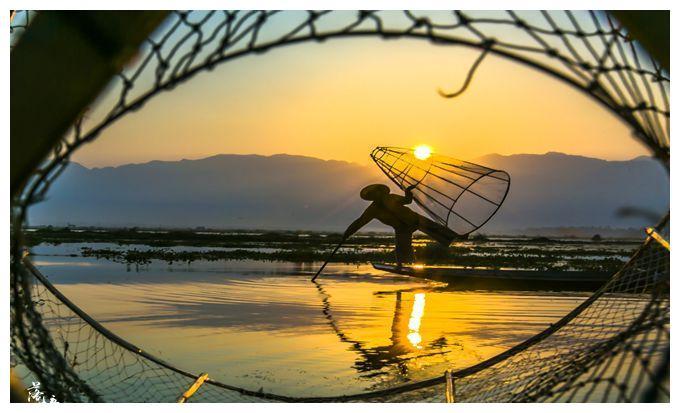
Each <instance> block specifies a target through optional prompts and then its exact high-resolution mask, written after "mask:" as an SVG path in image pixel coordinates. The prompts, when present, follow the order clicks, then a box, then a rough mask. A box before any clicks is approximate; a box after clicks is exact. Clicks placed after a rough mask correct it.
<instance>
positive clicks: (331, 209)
mask: <svg viewBox="0 0 680 413" xmlns="http://www.w3.org/2000/svg"><path fill="white" fill-rule="evenodd" d="M474 161H475V162H478V163H481V164H484V165H488V166H492V167H496V168H500V169H505V170H507V171H508V172H509V173H510V175H511V177H512V186H511V188H510V193H509V195H508V198H507V200H506V202H505V205H503V207H502V208H501V210H500V212H499V213H498V214H497V215H496V216H495V217H494V218H493V219H492V220H491V221H490V222H489V224H488V225H487V226H486V227H484V228H483V232H486V233H504V232H516V231H521V230H522V229H523V228H528V227H532V228H537V227H552V228H554V227H561V226H565V227H566V226H569V227H587V226H593V227H595V226H600V227H603V226H610V227H614V228H619V227H621V228H624V227H625V228H627V227H635V226H640V225H646V224H648V222H647V221H645V220H644V219H641V218H625V219H624V218H622V217H619V216H617V214H616V211H617V210H618V208H619V207H622V206H629V207H638V208H646V209H651V210H653V211H656V212H657V213H659V214H660V213H662V212H664V211H665V210H666V209H667V207H668V203H669V199H668V196H669V195H668V194H669V183H668V178H667V175H666V172H665V171H664V170H663V168H662V167H661V166H659V165H658V164H657V163H656V162H655V161H653V160H651V159H649V158H644V157H641V158H636V159H633V160H630V161H622V162H611V161H604V160H600V159H593V158H585V157H581V156H571V155H565V154H560V153H547V154H545V155H511V156H501V155H487V156H484V157H482V158H479V159H476V160H474ZM385 181H386V178H385V177H384V176H383V175H382V174H381V173H380V172H379V170H378V168H376V167H374V166H373V165H369V166H362V165H359V164H355V163H349V162H342V161H324V160H320V159H315V158H310V157H304V156H292V155H274V156H259V155H217V156H213V157H209V158H205V159H199V160H182V161H173V162H161V161H153V162H148V163H144V164H131V165H123V166H119V167H109V168H92V169H90V168H85V167H83V166H81V165H79V164H76V163H73V164H71V165H70V166H69V167H68V168H67V169H66V171H65V172H64V173H63V175H62V176H61V177H60V178H59V179H58V180H57V181H56V183H55V184H54V186H53V188H51V190H50V192H49V193H48V200H47V201H46V202H44V203H42V204H38V205H36V206H35V207H33V208H32V209H31V210H30V216H29V219H30V221H29V224H30V225H66V224H73V225H81V226H85V225H96V226H144V227H182V228H187V227H197V226H204V227H212V228H244V229H248V228H258V229H307V230H343V229H344V228H345V227H346V226H347V224H349V222H351V221H352V220H353V219H355V218H356V217H357V216H358V215H359V214H360V213H361V212H362V210H363V208H364V207H365V206H366V205H367V203H366V202H365V201H363V200H361V199H360V198H359V197H358V192H359V190H360V189H361V188H362V187H363V186H364V185H366V184H368V183H373V182H385ZM372 228H373V229H384V227H381V226H379V225H374V226H372Z"/></svg>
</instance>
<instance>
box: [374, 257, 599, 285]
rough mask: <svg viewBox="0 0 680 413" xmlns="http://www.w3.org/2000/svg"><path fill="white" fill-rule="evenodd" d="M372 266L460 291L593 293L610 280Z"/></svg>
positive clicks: (585, 274) (577, 274) (580, 274)
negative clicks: (507, 290) (508, 290)
mask: <svg viewBox="0 0 680 413" xmlns="http://www.w3.org/2000/svg"><path fill="white" fill-rule="evenodd" d="M372 264H373V268H375V269H377V270H381V271H387V272H390V273H393V274H401V275H408V276H411V277H416V278H425V279H429V280H435V281H441V282H446V283H449V284H450V285H451V286H453V287H456V288H457V287H460V288H461V289H494V290H496V289H511V290H562V291H594V290H596V289H597V288H599V287H601V286H602V285H603V284H604V283H605V282H606V281H607V280H608V279H609V278H610V277H611V274H609V273H606V272H590V271H558V270H548V271H541V270H528V269H509V268H473V267H457V266H439V265H409V266H401V267H399V266H397V265H396V264H390V263H372Z"/></svg>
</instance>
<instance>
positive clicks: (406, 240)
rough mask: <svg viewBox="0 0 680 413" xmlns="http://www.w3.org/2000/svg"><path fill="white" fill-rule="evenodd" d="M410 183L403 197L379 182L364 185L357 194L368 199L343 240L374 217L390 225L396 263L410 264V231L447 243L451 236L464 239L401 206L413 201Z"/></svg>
mask: <svg viewBox="0 0 680 413" xmlns="http://www.w3.org/2000/svg"><path fill="white" fill-rule="evenodd" d="M414 188H415V185H412V186H410V187H408V188H406V190H405V196H401V195H397V194H391V193H390V188H388V187H387V185H383V184H373V185H368V186H367V187H365V188H364V189H362V190H361V193H360V196H361V198H362V199H364V200H366V201H372V203H371V205H369V206H368V208H366V210H365V211H364V213H363V214H361V216H360V217H359V218H357V219H356V220H355V221H354V222H352V224H350V226H349V227H348V228H347V230H346V231H345V234H344V236H343V240H346V239H347V238H349V237H350V236H352V235H353V234H354V233H356V232H357V231H359V230H360V229H361V228H362V227H364V226H365V225H366V224H368V223H369V222H371V221H372V220H374V219H377V220H378V221H380V222H382V223H383V224H385V225H388V226H390V227H392V228H394V235H395V238H396V249H395V252H396V258H397V265H399V266H402V265H404V264H411V263H413V262H414V261H415V256H414V253H413V245H412V243H411V240H412V237H413V233H414V232H415V231H417V230H420V231H422V232H424V233H425V234H427V235H429V236H430V237H432V238H433V239H434V240H436V241H437V242H439V243H440V244H442V245H443V246H448V245H449V244H451V242H452V241H453V240H454V239H457V238H458V239H462V238H465V237H464V236H461V235H459V234H457V233H455V232H454V231H452V230H450V229H449V228H447V227H445V226H443V225H440V224H438V223H436V222H434V221H432V220H431V219H429V218H426V217H424V216H422V215H420V214H418V213H416V212H414V211H412V210H411V209H409V208H407V207H406V206H405V205H408V204H410V203H411V202H413V192H412V191H413V189H414Z"/></svg>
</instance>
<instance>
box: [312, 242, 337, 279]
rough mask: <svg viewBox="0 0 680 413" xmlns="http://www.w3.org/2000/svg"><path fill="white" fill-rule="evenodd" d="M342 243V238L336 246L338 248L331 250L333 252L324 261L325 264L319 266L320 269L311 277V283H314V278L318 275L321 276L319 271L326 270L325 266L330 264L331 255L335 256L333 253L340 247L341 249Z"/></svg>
mask: <svg viewBox="0 0 680 413" xmlns="http://www.w3.org/2000/svg"><path fill="white" fill-rule="evenodd" d="M344 243H345V239H344V238H343V240H342V241H340V243H339V244H338V246H337V247H335V249H334V250H333V252H331V254H330V255H329V256H328V258H327V259H326V262H324V263H323V265H322V266H321V268H319V271H317V272H316V274H314V276H313V277H312V282H314V280H316V277H318V276H319V274H321V271H323V269H324V268H326V265H328V263H329V262H330V260H331V258H333V255H335V253H336V252H338V250H339V249H340V247H342V244H344Z"/></svg>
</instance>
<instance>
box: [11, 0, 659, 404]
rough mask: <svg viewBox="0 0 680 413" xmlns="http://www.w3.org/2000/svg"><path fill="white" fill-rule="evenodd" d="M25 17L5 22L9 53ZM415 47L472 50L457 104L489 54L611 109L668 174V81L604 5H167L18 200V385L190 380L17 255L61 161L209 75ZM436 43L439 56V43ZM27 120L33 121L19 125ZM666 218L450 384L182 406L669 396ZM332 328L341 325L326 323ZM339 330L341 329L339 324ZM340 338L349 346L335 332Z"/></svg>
mask: <svg viewBox="0 0 680 413" xmlns="http://www.w3.org/2000/svg"><path fill="white" fill-rule="evenodd" d="M33 14H34V13H33V12H23V11H22V12H17V13H16V14H15V15H13V16H12V17H13V18H12V20H11V28H10V31H11V44H15V43H16V41H17V39H18V38H19V36H21V33H22V32H23V31H24V30H30V21H31V18H32V15H33ZM368 37H373V38H378V39H397V38H399V39H420V40H425V41H428V42H431V43H433V44H437V45H448V46H463V47H467V48H473V49H476V50H478V51H479V53H480V54H479V57H478V59H477V60H476V61H475V62H474V63H473V64H472V65H471V66H470V71H469V73H468V76H467V78H466V79H464V80H463V81H462V87H461V88H460V89H459V90H455V91H443V92H441V94H442V96H444V97H455V96H458V95H460V94H461V93H462V92H463V91H465V90H466V89H467V88H469V87H473V86H474V85H473V84H472V83H471V81H472V80H473V77H474V73H475V70H476V69H477V68H478V67H479V66H480V64H481V63H482V61H483V59H485V57H486V56H487V55H489V54H493V55H495V56H498V57H502V58H506V59H509V60H511V61H515V62H517V63H520V64H523V65H525V66H528V67H531V68H534V69H536V70H538V71H539V72H541V73H544V74H547V75H549V76H551V77H553V78H555V79H557V80H559V81H562V82H564V83H566V84H567V85H569V86H571V87H573V88H575V89H577V90H579V91H581V92H583V93H585V94H586V95H588V96H589V97H591V98H592V99H593V100H594V101H595V102H597V103H599V104H600V105H601V106H603V107H604V108H605V109H606V110H608V111H610V112H611V113H613V114H615V115H616V116H617V117H618V118H619V119H621V120H622V121H623V122H624V123H625V124H627V125H628V126H629V127H630V129H631V130H632V132H633V136H634V137H635V138H636V139H638V140H639V141H641V142H642V143H644V144H645V145H646V146H647V147H648V148H649V149H650V151H651V152H652V153H653V154H654V156H655V157H656V158H657V159H658V160H659V161H660V162H661V163H662V164H663V165H664V166H665V167H666V168H667V169H668V168H669V149H670V140H669V123H670V109H669V87H670V79H669V74H668V72H667V71H666V70H665V69H662V68H661V67H660V66H659V65H658V64H657V63H656V62H655V61H654V60H653V59H652V58H650V57H649V55H648V54H647V53H646V52H645V51H644V50H643V49H642V47H641V46H640V44H638V42H636V41H635V40H633V39H631V38H630V37H629V35H628V33H627V31H626V30H625V28H623V27H622V26H621V25H620V24H619V23H618V22H616V21H615V20H614V19H613V18H612V17H611V16H609V15H607V14H606V13H604V12H587V11H585V12H568V11H567V12H553V11H550V12H524V11H522V12H514V11H507V12H461V11H452V12H437V13H423V12H409V11H404V12H395V11H355V12H347V11H306V12H288V11H285V12H278V11H220V12H173V13H172V14H171V15H170V16H169V17H168V18H167V20H166V21H165V22H164V23H163V24H162V26H161V27H160V28H159V29H158V30H157V31H156V32H155V33H154V34H152V35H151V36H150V37H149V38H148V40H147V41H146V42H145V43H144V45H143V46H142V47H141V50H140V54H139V58H138V59H137V60H136V61H135V63H134V64H132V65H130V66H128V67H127V68H125V69H124V70H123V71H122V72H121V73H120V74H119V75H118V76H117V77H116V78H114V79H113V80H112V81H111V84H110V85H109V87H108V88H107V91H106V93H104V94H103V95H102V96H101V97H100V99H99V100H98V103H97V105H96V107H94V108H92V109H91V110H90V111H89V112H88V113H86V115H85V116H83V117H82V118H80V119H79V120H77V121H76V122H75V123H74V125H73V127H72V128H71V130H70V132H69V133H68V134H67V135H66V136H64V137H63V140H62V142H60V143H59V144H58V145H55V147H54V150H53V151H52V154H51V156H50V157H49V158H48V159H46V160H45V161H44V162H43V163H42V164H41V165H39V166H38V167H37V168H36V169H35V172H34V174H33V176H32V177H31V179H30V180H29V181H28V182H27V183H26V185H25V187H24V188H23V191H22V193H21V195H20V196H18V197H17V198H16V199H13V200H12V201H13V203H12V228H11V231H12V238H11V282H10V286H11V350H12V363H13V365H18V364H21V365H22V366H23V367H25V368H26V369H27V371H29V374H28V376H25V377H23V379H24V380H25V381H33V380H35V381H40V383H41V388H42V390H43V391H44V392H45V393H46V394H49V395H54V396H55V397H56V398H57V399H58V400H60V401H128V402H140V401H156V402H167V401H170V402H171V401H175V400H177V399H178V398H179V396H180V395H181V394H182V393H183V392H184V391H185V390H186V389H188V388H189V387H190V386H191V385H192V383H194V381H195V380H197V379H198V378H199V376H198V375H197V374H195V373H194V372H189V371H187V370H185V369H181V368H179V367H175V366H173V365H171V364H169V363H167V362H166V361H164V360H161V359H159V358H157V357H155V356H153V355H151V354H148V353H147V352H145V351H144V350H142V349H139V348H138V347H136V346H134V345H133V344H131V343H129V342H127V341H125V340H124V339H123V338H121V337H118V336H116V335H115V334H113V333H112V332H110V331H109V330H107V329H106V328H105V327H104V326H102V325H101V324H99V323H98V322H97V321H96V320H93V319H92V318H91V317H89V316H88V315H87V314H86V313H85V312H83V311H82V310H81V309H80V308H79V307H78V306H77V305H76V304H75V303H73V302H71V301H70V300H69V299H68V298H67V297H65V296H64V295H63V294H61V292H60V291H59V290H58V289H57V288H56V287H55V286H54V285H52V284H51V283H50V282H49V281H48V280H47V279H46V278H45V277H44V276H42V274H40V272H39V271H38V269H37V268H35V267H33V265H32V264H31V263H30V261H29V260H27V259H25V257H24V251H25V247H24V243H23V237H22V233H23V232H22V228H23V226H24V225H25V224H26V222H27V219H28V209H29V207H30V205H32V204H34V203H36V202H39V201H41V200H42V199H44V196H45V195H46V193H47V191H48V189H49V187H50V185H51V183H52V182H53V181H54V180H55V179H56V178H57V177H58V176H59V173H60V172H61V171H63V169H64V168H65V166H66V165H67V164H68V160H69V158H70V156H71V154H72V153H73V152H74V151H75V150H77V149H78V148H80V147H81V146H82V145H84V144H86V143H88V142H91V141H93V140H94V139H96V138H97V137H98V136H99V135H100V134H101V133H102V132H103V131H105V130H106V129H107V128H108V127H109V126H110V125H111V124H113V123H114V122H116V121H117V120H119V119H120V118H122V117H124V116H125V115H127V114H128V113H131V112H133V111H135V110H138V109H139V108H141V107H142V106H143V105H144V104H145V103H146V102H148V101H149V100H151V99H152V98H153V97H154V96H156V95H159V94H161V93H164V92H167V91H170V90H172V89H173V88H174V87H176V86H178V85H179V84H180V83H182V82H184V81H186V80H189V79H191V78H193V77H194V76H196V75H198V74H199V73H202V72H204V71H208V70H212V69H214V68H215V67H216V66H217V65H219V64H222V63H225V62H228V61H230V60H233V59H236V58H238V57H242V56H247V55H252V54H260V53H263V52H266V51H268V50H271V49H274V48H277V47H281V46H285V45H292V44H298V43H304V42H309V41H316V42H327V41H331V40H332V39H342V38H368ZM444 50H445V49H444ZM26 127H30V125H26ZM668 227H669V216H666V217H665V218H664V219H663V220H662V221H661V222H660V223H659V224H658V225H657V226H656V228H655V230H656V233H651V234H653V235H655V236H654V237H653V236H649V237H647V238H646V239H645V241H644V242H643V243H642V244H641V245H640V247H639V248H638V250H637V251H636V252H635V253H634V254H633V256H632V257H631V258H630V260H629V261H628V262H627V263H626V264H625V265H624V266H623V267H622V268H621V269H620V270H619V271H618V272H616V273H615V274H613V275H612V277H611V278H610V279H609V281H608V282H607V283H606V284H605V285H604V286H603V287H602V288H601V289H599V290H598V291H597V292H595V293H594V294H593V295H592V296H591V297H590V298H588V299H587V300H586V301H585V302H583V303H582V304H581V305H579V306H578V307H577V308H575V309H574V310H573V311H571V312H570V313H569V314H567V315H565V316H564V317H563V318H562V319H561V320H559V321H558V322H556V323H555V324H553V325H551V326H550V327H548V328H546V330H544V331H543V332H541V333H539V334H537V335H536V336H534V337H532V338H530V339H529V340H527V341H525V342H522V343H519V344H517V345H516V346H514V347H512V348H511V349H509V350H507V351H505V352H503V353H501V354H499V355H497V356H495V357H492V358H491V359H488V360H485V361H483V362H480V363H479V364H477V365H474V366H471V367H468V368H464V369H462V370H451V371H450V372H449V373H447V374H446V375H445V376H441V377H433V378H431V379H428V380H424V381H420V382H414V383H409V384H405V385H401V386H397V387H392V388H387V389H378V390H373V391H368V392H365V393H361V394H355V395H330V396H328V397H305V396H304V395H299V396H298V395H279V394H272V393H267V392H265V391H264V390H260V391H253V390H249V389H243V388H239V387H236V386H231V385H228V384H225V383H221V382H219V381H216V380H213V379H211V378H208V379H207V380H206V381H205V382H204V383H203V385H202V386H200V387H199V388H198V391H197V392H196V393H195V395H194V396H193V397H192V398H191V399H189V401H207V402H225V401H258V402H259V401H415V400H419V401H443V400H448V401H479V402H496V401H498V402H500V401H658V400H668V398H669V397H670V396H669V387H668V386H669V381H668V372H669V359H670V357H669V349H670V347H669V336H670V324H669V323H670V321H669V320H670V318H669V317H670V316H669V306H670V299H669V288H670V287H669V285H670V284H669V272H670V263H669V261H670V258H669V250H668V248H667V246H666V245H664V243H663V242H661V241H658V240H660V239H661V238H659V237H658V235H659V234H660V235H661V236H662V237H663V236H666V237H667V236H668ZM329 325H330V326H331V327H333V328H334V329H336V331H339V330H337V323H336V322H335V321H332V320H329ZM334 326H335V327H334ZM338 336H339V337H340V339H341V340H343V337H344V340H347V338H346V337H345V336H344V335H341V334H340V333H339V334H338Z"/></svg>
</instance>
